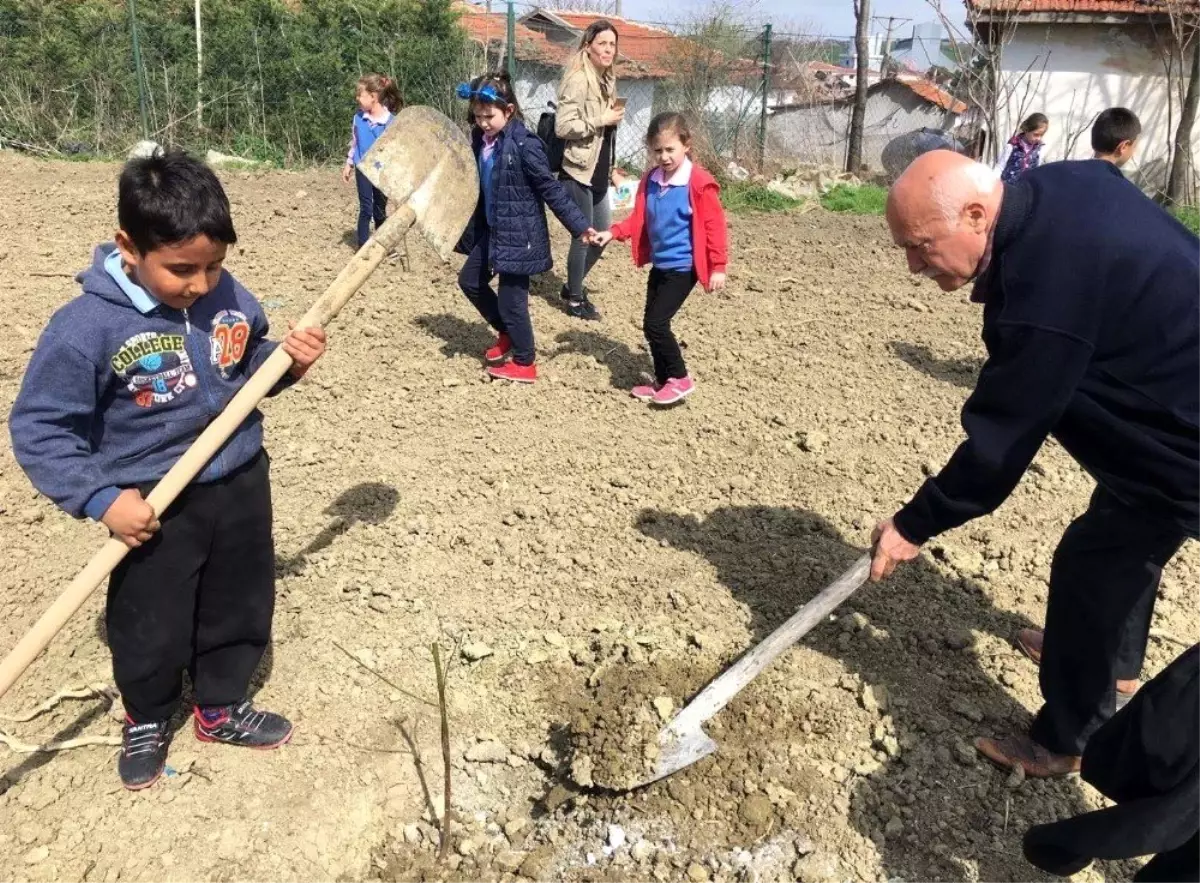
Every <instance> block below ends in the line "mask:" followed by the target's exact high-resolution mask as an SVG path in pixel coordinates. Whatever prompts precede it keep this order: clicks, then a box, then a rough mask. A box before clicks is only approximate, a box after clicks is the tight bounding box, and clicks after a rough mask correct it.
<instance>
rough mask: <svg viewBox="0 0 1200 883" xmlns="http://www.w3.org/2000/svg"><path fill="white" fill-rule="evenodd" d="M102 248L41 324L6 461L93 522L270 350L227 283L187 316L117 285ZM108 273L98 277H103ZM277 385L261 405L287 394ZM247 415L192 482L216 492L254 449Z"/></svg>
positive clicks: (170, 458)
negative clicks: (68, 296) (212, 485)
mask: <svg viewBox="0 0 1200 883" xmlns="http://www.w3.org/2000/svg"><path fill="white" fill-rule="evenodd" d="M113 253H114V246H113V245H112V244H108V245H102V246H100V247H99V248H97V249H96V253H95V258H94V261H93V264H92V266H91V267H90V268H89V269H87V270H85V271H84V272H83V273H81V274H80V275H79V277H78V279H79V282H80V283H81V285H82V286H83V293H82V294H81V295H79V296H78V297H76V298H75V299H73V300H72V301H70V302H69V303H68V304H66V305H65V306H64V307H62V308H61V309H59V310H58V311H57V312H56V313H55V314H54V315H53V316H52V317H51V319H50V322H49V323H48V324H47V326H46V328H45V330H44V331H43V332H42V335H41V338H40V339H39V340H38V344H37V347H36V348H35V350H34V352H33V356H32V358H31V359H30V362H29V367H28V368H27V369H26V372H25V377H24V379H23V381H22V383H21V390H20V392H19V393H18V395H17V399H16V401H15V402H14V404H13V409H12V414H11V415H10V418H9V430H10V432H11V434H12V444H13V453H14V454H15V456H16V458H17V462H19V463H20V464H21V468H22V469H24V470H25V472H26V474H27V475H28V476H29V478H30V480H31V481H32V482H33V485H34V487H36V488H37V489H38V490H39V491H40V492H41V493H43V494H44V495H45V496H47V497H49V498H50V499H51V500H53V501H54V502H55V503H56V504H58V505H59V506H60V507H61V508H62V509H64V510H65V511H67V512H68V513H70V514H71V515H73V516H75V517H77V518H78V517H81V516H83V515H87V516H88V517H91V518H95V519H97V520H99V519H100V518H101V517H102V516H103V515H104V513H105V512H106V511H107V510H108V507H109V506H111V505H112V503H113V501H114V500H115V499H116V498H117V495H118V494H119V493H120V491H121V489H122V488H127V487H132V486H134V485H139V484H143V483H147V482H153V481H157V480H158V479H160V478H162V477H163V475H165V474H166V472H167V470H169V469H170V468H171V466H173V465H174V464H175V462H176V461H177V460H178V459H179V457H180V456H181V455H182V454H183V453H184V451H186V450H187V448H188V447H189V446H190V445H191V443H192V442H193V441H195V440H196V438H197V436H199V435H200V433H201V432H202V431H203V430H204V428H205V427H206V426H208V424H209V423H210V422H211V421H212V420H213V418H214V417H216V416H217V415H218V414H219V413H221V411H222V410H223V409H224V407H225V405H226V404H227V403H228V402H229V400H230V399H231V398H233V396H234V394H235V393H236V392H237V391H238V390H239V389H240V388H241V387H242V386H243V384H245V382H246V380H247V379H248V378H249V376H250V375H251V374H253V373H254V371H255V369H257V368H258V366H259V365H261V364H262V362H264V361H265V360H266V358H267V356H269V355H270V354H271V352H272V351H273V350H274V348H275V347H276V346H277V345H278V344H277V343H275V342H273V341H269V340H267V339H266V336H267V330H268V325H267V318H266V315H265V314H264V313H263V310H262V307H261V306H260V305H259V303H258V301H257V300H255V298H254V296H253V295H252V294H250V292H248V291H247V290H246V289H245V288H243V287H242V286H241V284H239V283H238V282H237V280H235V279H234V278H233V276H231V275H230V274H229V273H228V272H224V271H222V273H221V278H220V281H219V282H218V283H217V285H216V287H215V288H214V289H213V290H212V291H210V292H209V293H208V294H207V295H205V296H204V297H202V298H200V299H199V300H197V301H196V302H195V303H194V304H193V305H192V306H191V307H190V308H189V309H188V310H176V309H172V308H171V307H168V306H166V305H165V304H160V303H158V302H157V301H155V300H154V299H153V298H151V297H150V296H149V295H148V294H147V293H146V292H145V291H143V290H142V289H141V288H139V287H137V286H136V285H135V284H133V282H132V281H130V280H128V279H125V278H124V273H123V272H122V271H120V269H119V264H118V263H117V262H118V261H119V258H116V257H114V258H113V259H112V260H110V261H109V265H108V267H107V268H106V266H105V263H106V260H108V259H109V257H110V255H112V254H113ZM114 265H115V266H116V267H117V269H116V270H115V271H113V272H110V269H111V268H113V267H114ZM292 382H294V381H292V379H291V378H290V375H288V376H286V377H285V378H284V380H282V381H281V382H280V383H279V384H278V385H277V386H276V388H275V389H274V390H272V394H274V393H276V392H279V391H280V390H281V389H283V388H284V387H285V386H288V385H290V383H292ZM262 443H263V433H262V414H260V413H259V412H258V411H255V412H254V413H252V414H251V415H250V416H249V417H247V418H246V420H245V421H243V423H242V425H241V426H239V427H238V429H237V431H236V432H234V434H233V435H232V436H231V437H230V438H229V440H228V441H227V442H226V443H225V444H224V446H222V448H221V450H219V451H218V452H217V453H216V455H215V456H214V457H213V458H212V459H211V460H210V461H209V462H208V463H207V464H206V465H205V467H204V470H203V471H202V472H201V473H200V475H199V476H197V478H196V480H197V481H198V482H201V483H205V482H211V481H216V480H217V479H220V478H222V477H224V476H226V475H228V474H229V473H231V472H233V471H234V470H236V469H238V468H239V467H241V466H243V465H245V464H246V463H248V462H250V460H252V459H253V458H254V457H255V456H256V455H257V454H258V452H259V451H260V450H261V449H262Z"/></svg>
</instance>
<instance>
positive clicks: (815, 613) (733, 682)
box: [671, 553, 871, 732]
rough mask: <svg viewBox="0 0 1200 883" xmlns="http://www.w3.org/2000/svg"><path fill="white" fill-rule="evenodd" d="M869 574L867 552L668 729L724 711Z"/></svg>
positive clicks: (685, 726)
mask: <svg viewBox="0 0 1200 883" xmlns="http://www.w3.org/2000/svg"><path fill="white" fill-rule="evenodd" d="M870 575H871V554H870V553H867V554H866V555H863V556H862V557H861V558H859V559H858V560H857V561H855V562H854V563H853V564H852V565H850V569H849V570H847V571H846V572H845V573H843V574H842V575H841V576H839V577H838V578H837V579H836V580H834V581H833V582H832V583H830V584H829V585H828V586H826V587H825V588H824V589H822V590H821V592H820V594H818V595H817V596H816V597H815V598H813V599H812V600H811V601H809V602H808V603H807V604H805V605H804V606H803V607H801V608H800V609H799V610H797V611H796V612H795V613H794V614H792V616H791V618H790V619H788V621H787V622H785V623H784V624H783V625H781V626H780V627H779V628H777V629H775V631H773V632H771V634H769V635H767V637H765V638H763V640H762V641H761V642H759V644H758V646H756V647H754V648H753V649H752V650H749V651H747V652H746V654H745V655H744V656H742V658H741V659H739V660H738V661H737V662H735V663H734V664H733V665H731V666H730V667H729V668H728V669H726V671H725V672H724V673H723V674H722V675H721V676H720V677H718V678H717V679H716V680H715V681H713V682H712V683H710V684H709V685H708V686H707V687H705V688H704V689H703V690H701V691H700V694H699V695H698V696H697V697H696V698H695V699H693V700H692V701H691V702H689V703H688V705H687V707H686V708H685V709H684V710H683V711H681V712H680V713H679V715H678V716H677V717H676V718H675V719H674V720H673V721H671V729H673V730H676V731H678V732H686V731H691V730H692V729H694V728H696V727H699V726H700V724H702V723H704V722H705V721H706V720H708V719H709V718H711V717H712V716H713V715H714V714H716V713H717V712H718V711H720V710H721V709H722V708H724V707H725V706H726V705H727V704H728V703H729V700H730V699H732V698H733V697H734V696H736V695H737V694H738V693H740V692H741V691H742V690H743V689H744V688H745V687H746V685H747V684H749V683H750V682H751V681H752V680H754V679H755V678H756V677H758V676H759V674H761V673H762V670H763V669H764V668H766V667H767V666H768V665H770V664H771V663H772V662H774V661H775V660H776V658H778V657H779V655H780V654H781V653H783V652H784V651H785V650H787V649H788V648H789V647H791V646H792V645H793V644H795V643H796V642H797V641H799V640H800V639H801V638H803V637H804V636H805V635H807V634H808V633H809V632H810V631H812V630H813V628H815V627H816V625H817V623H819V622H821V621H822V620H824V619H825V617H826V616H828V615H829V614H830V613H831V612H833V610H834V608H836V607H837V606H838V605H839V604H841V603H842V602H843V601H845V600H846V599H847V598H849V597H850V596H851V595H853V594H854V593H855V592H856V591H857V590H858V588H859V587H860V586H861V585H862V584H863V583H865V582H866V581H867V577H868V576H870Z"/></svg>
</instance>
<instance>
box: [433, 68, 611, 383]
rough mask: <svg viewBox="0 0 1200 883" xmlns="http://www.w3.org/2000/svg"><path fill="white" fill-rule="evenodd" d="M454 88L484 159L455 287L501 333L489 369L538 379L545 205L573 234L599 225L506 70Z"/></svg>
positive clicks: (587, 236) (546, 255)
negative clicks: (579, 202) (536, 288)
mask: <svg viewBox="0 0 1200 883" xmlns="http://www.w3.org/2000/svg"><path fill="white" fill-rule="evenodd" d="M457 94H458V97H459V98H462V99H464V100H467V101H469V102H470V112H469V113H470V122H471V125H472V133H471V134H472V137H471V144H472V147H473V148H474V150H475V157H476V161H477V162H478V164H479V204H478V205H477V206H476V208H475V215H474V217H473V218H472V219H471V222H470V224H468V225H467V229H466V232H465V233H463V236H462V239H461V240H460V241H459V243H458V251H459V252H460V253H461V254H465V255H467V261H466V263H465V264H463V268H462V271H461V272H460V273H459V274H458V285H459V287H460V288H461V289H462V290H463V293H464V294H466V296H467V299H468V300H470V301H471V303H472V304H474V305H475V309H477V310H479V315H481V316H483V318H484V319H485V320H487V323H488V324H489V325H491V326H492V328H494V329H495V330H496V332H497V333H498V335H499V336H498V337H497V338H496V344H495V346H493V347H492V348H491V349H489V350H488V351H487V352H486V353H485V354H484V358H485V359H486V360H487V362H488V363H489V367H488V374H489V375H491V376H492V377H493V378H496V379H499V380H512V381H516V382H518V383H533V382H534V381H535V380H537V366H536V365H535V364H534V358H535V351H534V341H533V323H532V322H531V321H530V318H529V277H530V276H533V275H534V274H536V273H544V272H546V271H547V270H549V269H550V267H551V266H552V265H553V261H552V259H551V257H550V231H549V229H548V228H547V226H546V209H545V207H546V206H549V207H550V211H552V212H554V216H555V217H556V218H558V220H559V221H560V222H561V223H562V225H563V226H564V227H566V228H567V229H568V230H569V231H571V235H572V236H578V237H581V238H583V239H584V240H585V241H586V242H589V243H590V242H591V239H592V237H593V236H595V233H596V231H595V230H593V229H592V228H591V227H590V226H588V221H587V218H586V217H585V216H584V214H583V212H581V211H580V210H579V208H578V207H577V206H576V205H575V203H574V201H572V199H571V197H570V195H569V194H568V193H567V191H566V190H565V189H564V188H563V185H562V184H561V183H559V181H558V179H557V178H555V177H554V174H553V172H551V171H550V163H549V161H548V160H547V159H546V150H545V146H544V145H543V144H542V142H541V139H540V138H538V136H537V135H535V134H534V133H533V132H530V131H529V130H528V129H527V128H525V124H524V122H522V120H521V110H520V107H519V106H518V105H517V99H516V96H515V95H514V94H513V90H512V84H511V83H510V82H509V80H508V77H507V76H505V75H504V74H488V75H486V76H482V77H477V78H476V79H474V80H472V81H471V82H470V83H464V84H462V85H461V86H459V87H458V93H457ZM497 275H498V276H499V277H500V280H499V285H498V286H497V287H496V288H495V289H493V288H492V280H493V279H494V278H495V277H496V276H497Z"/></svg>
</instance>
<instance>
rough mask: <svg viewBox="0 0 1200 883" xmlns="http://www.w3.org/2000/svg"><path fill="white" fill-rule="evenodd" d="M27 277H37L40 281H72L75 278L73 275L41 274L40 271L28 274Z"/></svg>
mask: <svg viewBox="0 0 1200 883" xmlns="http://www.w3.org/2000/svg"><path fill="white" fill-rule="evenodd" d="M29 275H30V276H37V277H39V278H41V279H74V278H75V276H76V274H75V273H50V272H41V271H34V272H32V273H30V274H29Z"/></svg>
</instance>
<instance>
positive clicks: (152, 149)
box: [128, 141, 162, 159]
mask: <svg viewBox="0 0 1200 883" xmlns="http://www.w3.org/2000/svg"><path fill="white" fill-rule="evenodd" d="M160 153H162V145H160V144H159V143H158V142H157V141H139V142H138V143H137V144H135V145H133V147H131V148H129V155H128V159H150V157H152V156H158V155H159V154H160Z"/></svg>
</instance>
